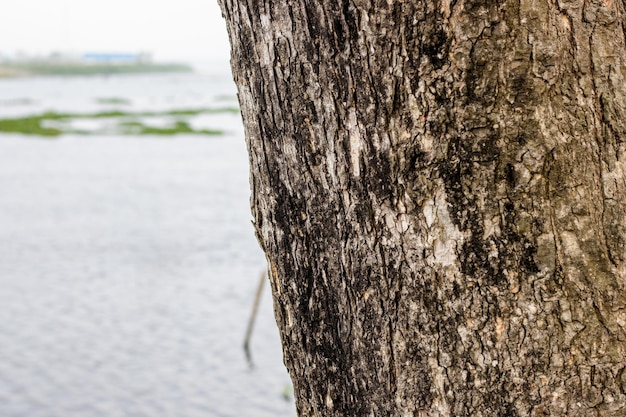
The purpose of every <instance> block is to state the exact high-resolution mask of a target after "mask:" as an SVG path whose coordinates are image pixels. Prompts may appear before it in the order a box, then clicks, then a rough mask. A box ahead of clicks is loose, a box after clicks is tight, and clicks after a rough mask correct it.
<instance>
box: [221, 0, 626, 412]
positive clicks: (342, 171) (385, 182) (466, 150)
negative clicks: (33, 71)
mask: <svg viewBox="0 0 626 417" xmlns="http://www.w3.org/2000/svg"><path fill="white" fill-rule="evenodd" d="M219 1H220V3H221V6H222V10H223V13H224V16H225V18H226V21H227V26H228V30H229V34H230V40H231V44H232V69H233V74H234V78H235V81H236V83H237V86H238V89H239V100H240V104H241V109H242V114H243V120H244V125H245V131H246V139H247V144H248V148H249V152H250V164H251V186H252V197H251V200H252V209H253V214H254V224H255V228H256V232H257V236H258V239H259V242H260V244H261V246H262V248H263V250H264V251H265V253H266V255H267V259H268V262H269V272H270V281H271V285H272V291H273V296H274V306H275V313H276V319H277V322H278V326H279V328H280V334H281V337H282V341H283V346H284V360H285V364H286V366H287V368H288V370H289V372H290V374H291V377H292V380H293V384H294V391H295V396H296V405H297V409H298V414H299V416H302V417H304V416H319V417H322V416H323V417H334V416H351V417H354V416H376V417H379V416H403V417H404V416H411V417H415V416H424V417H425V416H441V417H443V416H476V417H478V416H483V417H488V416H509V417H512V416H537V417H539V416H572V417H574V416H581V417H583V416H584V417H589V416H598V417H599V416H621V417H623V416H626V220H625V218H626V142H625V141H626V11H625V8H626V1H625V0H556V1H543V0H519V1H518V0H504V1H497V0H487V1H478V0H459V1H450V0H422V1H401V0H387V1H382V0H375V1H373V0H372V1H364V0H332V1H331V0H317V1H308V0H306V1H305V0H301V1H297V0H291V1H279V0H264V1H260V0H239V1H238V0H219Z"/></svg>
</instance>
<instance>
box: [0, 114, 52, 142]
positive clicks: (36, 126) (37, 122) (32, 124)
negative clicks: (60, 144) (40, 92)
mask: <svg viewBox="0 0 626 417" xmlns="http://www.w3.org/2000/svg"><path fill="white" fill-rule="evenodd" d="M45 120H46V118H45V117H44V115H41V116H31V117H20V118H14V119H0V132H6V133H22V134H24V135H36V136H46V137H53V136H60V135H62V134H63V133H64V132H63V131H62V130H60V129H57V128H54V127H44V126H43V122H44V121H45Z"/></svg>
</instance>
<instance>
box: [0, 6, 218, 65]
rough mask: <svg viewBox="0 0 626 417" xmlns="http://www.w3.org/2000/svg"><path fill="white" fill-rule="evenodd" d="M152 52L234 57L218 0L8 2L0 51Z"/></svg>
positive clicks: (1, 18) (0, 23) (166, 56)
mask: <svg viewBox="0 0 626 417" xmlns="http://www.w3.org/2000/svg"><path fill="white" fill-rule="evenodd" d="M18 51H22V52H26V53H49V52H51V51H61V52H89V51H91V52H142V51H145V52H152V53H153V54H154V57H155V59H157V60H159V61H162V60H185V61H193V62H198V61H212V60H227V59H228V57H229V55H228V54H229V52H228V51H229V46H228V36H227V34H226V26H225V23H224V21H223V19H222V15H221V12H220V8H219V6H218V5H217V0H167V1H165V0H4V1H2V10H1V14H0V53H5V54H11V55H13V54H15V53H16V52H18Z"/></svg>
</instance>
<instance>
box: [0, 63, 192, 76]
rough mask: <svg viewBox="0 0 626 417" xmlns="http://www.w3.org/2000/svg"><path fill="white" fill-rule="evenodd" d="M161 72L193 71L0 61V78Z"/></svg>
mask: <svg viewBox="0 0 626 417" xmlns="http://www.w3.org/2000/svg"><path fill="white" fill-rule="evenodd" d="M162 72H193V68H192V67H191V66H190V65H187V64H182V63H163V64H141V63H138V64H106V63H103V64H82V63H58V64H57V63H49V62H28V63H0V78H21V77H37V76H73V75H113V74H149V73H162Z"/></svg>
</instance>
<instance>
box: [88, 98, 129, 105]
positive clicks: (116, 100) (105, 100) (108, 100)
mask: <svg viewBox="0 0 626 417" xmlns="http://www.w3.org/2000/svg"><path fill="white" fill-rule="evenodd" d="M96 102H97V103H99V104H111V105H116V106H128V105H130V100H128V99H125V98H121V97H100V98H98V99H96Z"/></svg>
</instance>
